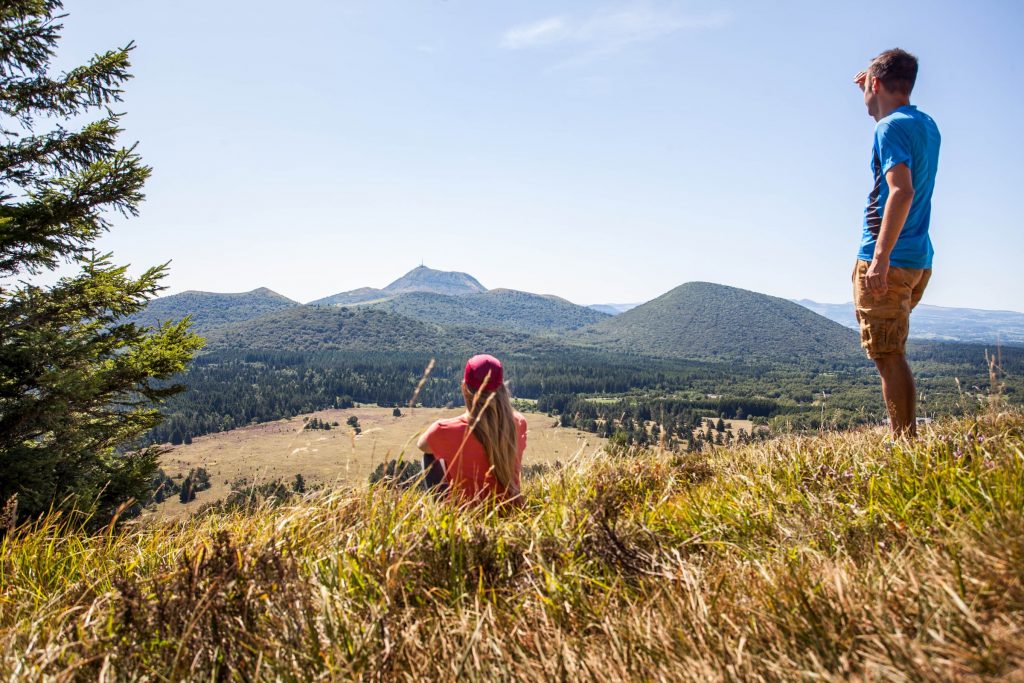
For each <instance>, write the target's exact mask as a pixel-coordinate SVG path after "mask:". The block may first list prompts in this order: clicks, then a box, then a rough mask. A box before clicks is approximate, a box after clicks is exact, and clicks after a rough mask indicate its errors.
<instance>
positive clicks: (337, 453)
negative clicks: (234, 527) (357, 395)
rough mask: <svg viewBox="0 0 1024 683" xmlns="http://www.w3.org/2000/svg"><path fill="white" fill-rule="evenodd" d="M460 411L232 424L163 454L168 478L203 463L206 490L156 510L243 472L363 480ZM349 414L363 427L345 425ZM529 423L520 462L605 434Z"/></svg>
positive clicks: (224, 486)
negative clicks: (316, 422) (314, 423)
mask: <svg viewBox="0 0 1024 683" xmlns="http://www.w3.org/2000/svg"><path fill="white" fill-rule="evenodd" d="M462 412H464V411H462V410H456V409H445V408H416V409H414V410H411V411H410V410H407V409H404V408H403V409H402V413H403V414H402V416H401V417H394V416H393V415H392V409H391V408H379V407H376V406H362V407H356V408H350V409H346V410H321V411H319V412H316V413H312V414H310V415H302V416H298V417H294V418H292V419H290V420H279V421H277V422H268V423H265V424H258V425H252V426H249V427H242V428H240V429H234V430H232V431H229V432H222V433H220V434H209V435H207V436H202V437H198V438H196V439H195V440H194V441H193V442H192V443H191V444H189V445H183V446H175V447H174V448H173V449H172V450H171V451H170V452H168V453H167V454H165V455H164V456H163V458H161V467H162V468H163V469H164V471H165V472H167V474H168V475H170V476H171V477H174V478H177V477H179V476H180V477H184V476H185V475H187V474H188V472H189V470H190V469H193V468H197V467H205V468H206V470H207V472H209V473H210V483H211V484H212V488H210V489H208V490H206V491H200V492H199V494H198V495H197V496H196V499H195V500H194V501H192V502H191V503H188V504H187V505H183V504H182V503H181V502H179V501H178V499H177V497H173V498H171V499H170V500H167V501H165V502H164V503H162V504H160V505H159V506H158V510H157V512H158V514H161V515H167V516H171V517H179V516H181V515H184V514H188V513H189V512H191V511H193V510H195V509H197V508H198V507H199V506H200V505H202V504H203V503H205V502H209V501H215V500H218V499H222V498H224V497H225V496H226V495H227V494H228V492H229V490H230V486H229V484H230V483H231V482H233V481H234V480H235V479H238V478H240V477H245V478H247V479H248V480H249V481H255V482H257V483H260V482H265V481H270V480H274V479H278V478H280V479H282V480H284V481H285V482H286V483H288V482H290V481H291V480H292V479H294V477H295V475H296V474H302V476H303V478H304V479H305V480H306V484H307V485H316V484H324V485H335V484H349V485H351V484H365V483H366V480H367V477H368V476H369V475H370V473H371V472H372V471H373V470H374V468H375V467H377V465H379V464H380V463H382V462H387V461H388V460H390V459H392V458H398V457H399V456H401V455H403V454H404V456H405V457H406V458H412V459H414V460H418V459H419V450H418V449H417V448H416V439H417V438H418V437H419V435H420V434H421V433H422V432H423V431H424V430H425V429H426V428H427V427H429V426H430V424H431V423H432V422H434V420H437V419H440V418H449V417H456V416H458V415H460V414H461V413H462ZM352 416H355V417H356V418H358V420H359V426H360V428H361V430H362V432H361V433H360V434H358V435H356V434H355V433H354V431H353V430H352V429H351V428H350V427H349V426H348V425H347V424H346V422H347V420H348V419H349V418H350V417H352ZM524 416H525V417H526V420H527V422H528V423H529V425H530V431H529V433H528V434H527V449H526V453H524V455H523V464H524V465H531V464H534V463H553V462H555V461H557V460H561V461H562V462H563V463H564V462H566V461H567V460H568V458H569V457H570V456H572V455H573V454H577V453H581V454H582V453H589V452H592V451H595V450H598V449H600V448H601V446H602V445H603V443H604V441H605V440H604V439H602V438H600V437H598V436H597V435H595V434H588V433H586V432H581V431H579V430H577V429H572V428H565V427H555V426H554V424H555V423H556V421H557V420H556V418H552V417H548V416H547V415H545V414H543V413H524ZM305 417H308V418H313V417H316V418H319V419H320V420H324V421H327V422H332V423H333V422H337V423H338V424H339V425H340V426H338V427H335V428H333V429H330V430H322V429H303V427H304V426H305V421H304V420H303V418H305Z"/></svg>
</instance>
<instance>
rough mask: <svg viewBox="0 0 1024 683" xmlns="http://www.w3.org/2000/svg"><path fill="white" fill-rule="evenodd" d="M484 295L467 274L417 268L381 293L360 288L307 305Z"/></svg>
mask: <svg viewBox="0 0 1024 683" xmlns="http://www.w3.org/2000/svg"><path fill="white" fill-rule="evenodd" d="M486 291H487V288H486V287H484V286H483V285H482V284H480V282H479V281H477V279H476V278H474V277H473V276H472V275H469V274H467V273H459V272H455V271H445V270H434V269H433V268H427V267H426V266H417V267H415V268H413V269H412V270H410V271H409V272H408V273H406V274H405V275H403V276H402V277H400V278H398V279H397V280H395V281H394V282H392V283H391V284H389V285H388V286H387V287H385V288H384V289H376V288H374V287H360V288H359V289H353V290H351V291H348V292H340V293H338V294H332V295H331V296H325V297H324V298H322V299H317V300H315V301H310V302H309V303H310V305H313V306H354V305H356V304H366V303H376V302H379V301H384V300H387V299H391V298H393V297H395V296H397V295H399V294H408V293H410V292H432V293H434V294H444V295H446V296H461V295H463V294H478V293H480V292H486Z"/></svg>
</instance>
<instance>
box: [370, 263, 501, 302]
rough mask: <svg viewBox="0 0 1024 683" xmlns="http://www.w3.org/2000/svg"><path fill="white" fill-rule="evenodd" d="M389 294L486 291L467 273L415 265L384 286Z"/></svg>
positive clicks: (454, 293) (450, 293)
mask: <svg viewBox="0 0 1024 683" xmlns="http://www.w3.org/2000/svg"><path fill="white" fill-rule="evenodd" d="M384 291H385V292H388V293H389V294H404V293H406V292H433V293H435V294H448V295H450V296H458V295H460V294H475V293H478V292H486V291H487V288H486V287H484V286H483V285H482V284H480V283H479V282H478V281H477V280H476V278H474V277H473V276H472V275H469V274H467V273H458V272H454V271H444V270H434V269H432V268H427V267H426V266H417V267H415V268H413V269H412V270H410V271H409V272H408V273H406V274H405V275H403V276H402V277H400V278H398V279H397V280H395V281H394V282H392V283H391V284H390V285H388V286H387V287H385V288H384Z"/></svg>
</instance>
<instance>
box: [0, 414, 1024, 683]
mask: <svg viewBox="0 0 1024 683" xmlns="http://www.w3.org/2000/svg"><path fill="white" fill-rule="evenodd" d="M0 675H2V676H3V677H4V678H5V679H8V680H15V679H24V680H39V679H44V678H50V679H54V680H67V679H73V678H81V679H88V680H151V681H177V680H229V679H234V680H388V681H401V680H431V681H453V680H488V681H500V680H529V681H550V680H573V681H575V680H592V681H621V680H650V681H654V680H671V681H708V680H729V681H758V680H763V681H789V680H824V681H845V680H851V679H852V680H871V681H873V680H893V681H904V680H908V681H949V680H963V681H972V680H1024V415H1022V414H1020V413H1019V412H1004V413H990V414H986V415H984V416H979V417H972V418H965V419H957V420H940V421H937V422H936V423H934V424H932V425H929V426H928V427H927V428H926V429H925V431H924V433H923V434H922V436H921V437H920V438H919V439H918V440H916V441H914V442H912V443H896V444H893V443H891V442H889V441H888V440H887V438H886V434H885V433H884V432H883V431H881V430H878V429H871V430H864V431H859V432H852V433H825V434H821V435H813V436H782V437H778V438H776V439H774V440H769V441H766V442H759V443H753V444H749V445H745V446H739V447H734V448H729V449H726V448H718V449H714V450H712V451H710V452H705V453H702V454H701V453H694V454H675V453H661V452H658V451H657V450H653V451H646V452H638V453H636V452H635V453H627V454H618V455H608V454H604V453H593V452H582V453H580V454H579V455H577V456H576V457H573V458H571V459H569V460H568V461H567V463H566V465H565V466H564V467H562V468H560V469H553V470H551V471H549V472H548V473H547V474H544V475H542V476H539V477H535V478H532V479H530V480H529V481H528V482H527V483H526V486H525V503H524V505H522V506H521V507H519V508H515V509H497V510H495V509H488V508H477V509H458V508H457V507H455V506H453V505H452V504H450V503H448V502H446V501H443V500H436V499H434V498H432V497H430V496H425V495H423V494H421V493H418V492H417V491H414V490H406V491H397V490H393V489H389V488H383V487H366V486H360V487H339V488H333V489H330V490H323V491H317V492H313V493H309V494H307V495H305V496H304V497H302V498H301V499H295V500H294V502H293V503H291V504H285V505H281V506H278V507H273V508H264V509H260V510H257V511H256V512H244V513H243V512H239V513H231V514H225V513H215V514H209V515H203V516H198V517H190V518H188V519H182V520H169V519H151V520H147V521H143V522H141V523H132V524H130V525H124V526H122V527H121V528H117V529H113V530H110V531H108V532H107V533H102V534H97V535H86V534H83V533H80V532H79V531H77V530H76V529H75V528H74V524H73V522H72V521H71V520H66V519H60V518H50V519H46V520H43V521H41V522H38V523H36V524H33V525H29V526H23V527H21V528H17V529H15V530H13V531H11V532H9V533H8V534H7V535H6V536H5V537H4V538H3V540H2V542H0Z"/></svg>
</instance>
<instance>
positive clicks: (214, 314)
mask: <svg viewBox="0 0 1024 683" xmlns="http://www.w3.org/2000/svg"><path fill="white" fill-rule="evenodd" d="M296 306H299V303H298V302H295V301H292V300H291V299H289V298H288V297H285V296H281V295H280V294H278V293H277V292H273V291H271V290H269V289H267V288H266V287H260V288H259V289H254V290H252V291H251V292H242V293H239V294H219V293H216V292H195V291H188V292H182V293H181V294H172V295H170V296H164V297H160V298H159V299H154V300H152V301H150V302H149V303H148V304H147V305H146V307H145V308H144V309H143V310H142V311H141V312H140V313H138V314H137V315H134V316H132V318H131V320H132V321H133V322H136V323H139V324H141V325H148V326H152V327H156V326H157V325H159V324H160V323H162V322H166V321H168V320H181V319H182V318H184V317H185V316H192V328H193V329H194V330H195V331H196V332H201V333H205V332H209V331H210V330H212V329H214V328H216V327H220V326H221V325H227V324H229V323H235V322H241V321H245V320H252V319H253V318H259V317H260V316H263V315H266V314H268V313H273V312H275V311H281V310H284V309H288V308H294V307H296Z"/></svg>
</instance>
